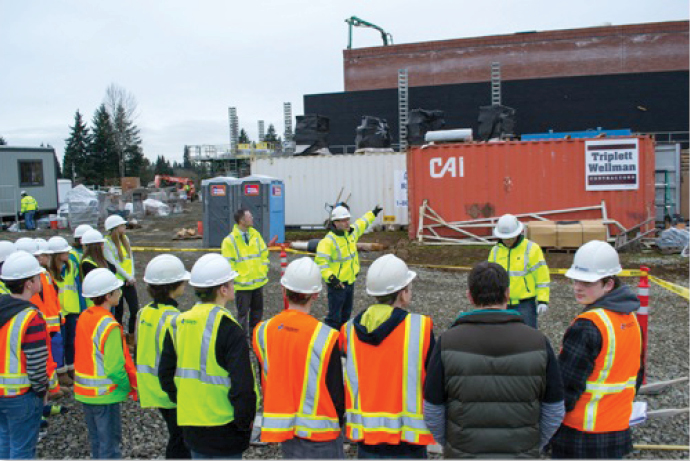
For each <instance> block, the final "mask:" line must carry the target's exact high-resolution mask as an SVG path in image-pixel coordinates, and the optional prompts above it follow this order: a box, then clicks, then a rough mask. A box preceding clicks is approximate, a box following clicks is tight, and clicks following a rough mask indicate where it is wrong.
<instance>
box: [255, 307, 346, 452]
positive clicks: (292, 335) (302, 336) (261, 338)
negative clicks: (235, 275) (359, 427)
mask: <svg viewBox="0 0 690 461" xmlns="http://www.w3.org/2000/svg"><path fill="white" fill-rule="evenodd" d="M337 341H338V332H337V331H335V330H334V329H332V328H330V327H328V326H327V325H325V324H323V323H321V322H319V321H318V320H316V319H315V318H314V317H312V316H311V315H309V314H305V313H302V312H297V311H294V310H287V311H284V312H282V313H280V314H278V315H276V316H275V317H273V318H272V319H270V320H267V321H265V322H261V323H260V324H259V325H257V326H256V328H255V329H254V341H253V346H254V351H255V352H256V355H257V357H258V358H259V362H260V363H261V372H262V377H263V379H262V383H261V385H262V388H263V395H264V414H263V422H262V424H261V441H262V442H284V441H286V440H290V439H292V438H293V437H299V438H302V439H308V440H311V441H318V442H323V441H329V440H335V439H336V438H337V437H338V435H339V434H340V422H339V421H338V414H337V413H336V411H335V406H334V405H333V400H332V399H331V396H330V394H329V392H328V388H327V387H326V371H327V370H328V363H329V361H330V358H331V354H332V353H333V348H334V347H335V346H336V342H337Z"/></svg>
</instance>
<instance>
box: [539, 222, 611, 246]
mask: <svg viewBox="0 0 690 461" xmlns="http://www.w3.org/2000/svg"><path fill="white" fill-rule="evenodd" d="M527 238H528V239H530V240H532V241H533V242H535V243H537V244H538V245H539V246H540V247H542V248H546V249H556V250H565V249H569V248H579V247H581V246H582V245H583V244H585V243H587V242H589V241H591V240H602V241H604V242H605V241H606V239H607V232H606V225H605V224H604V223H602V222H601V221H598V220H587V221H530V222H529V223H527Z"/></svg>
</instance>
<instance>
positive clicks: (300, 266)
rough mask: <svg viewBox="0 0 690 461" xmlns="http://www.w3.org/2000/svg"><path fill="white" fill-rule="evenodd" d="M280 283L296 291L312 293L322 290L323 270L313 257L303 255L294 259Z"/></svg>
mask: <svg viewBox="0 0 690 461" xmlns="http://www.w3.org/2000/svg"><path fill="white" fill-rule="evenodd" d="M280 284H281V285H283V286H284V287H285V288H287V289H288V290H290V291H294V292H295V293H304V294H312V293H318V292H320V291H321V288H322V287H321V271H320V270H319V266H317V265H316V263H315V262H314V260H313V259H311V258H308V257H306V256H305V257H303V258H299V259H295V260H294V261H292V262H291V263H290V264H289V265H288V267H287V269H285V275H284V276H283V278H281V279H280Z"/></svg>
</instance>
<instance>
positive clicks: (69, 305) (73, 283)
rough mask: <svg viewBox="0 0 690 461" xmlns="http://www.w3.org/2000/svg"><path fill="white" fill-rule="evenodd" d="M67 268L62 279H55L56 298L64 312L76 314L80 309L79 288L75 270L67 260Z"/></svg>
mask: <svg viewBox="0 0 690 461" xmlns="http://www.w3.org/2000/svg"><path fill="white" fill-rule="evenodd" d="M66 265H67V270H65V275H64V277H63V279H62V281H59V280H55V284H56V285H57V287H58V299H59V300H60V308H61V309H62V312H64V313H65V314H78V313H79V312H80V311H81V308H80V306H79V288H78V287H77V278H76V277H77V271H76V269H75V268H74V266H73V265H72V263H71V262H67V263H66Z"/></svg>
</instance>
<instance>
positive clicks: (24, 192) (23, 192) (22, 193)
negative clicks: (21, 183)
mask: <svg viewBox="0 0 690 461" xmlns="http://www.w3.org/2000/svg"><path fill="white" fill-rule="evenodd" d="M21 195H29V194H27V193H26V191H25V190H23V191H22V192H21Z"/></svg>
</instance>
